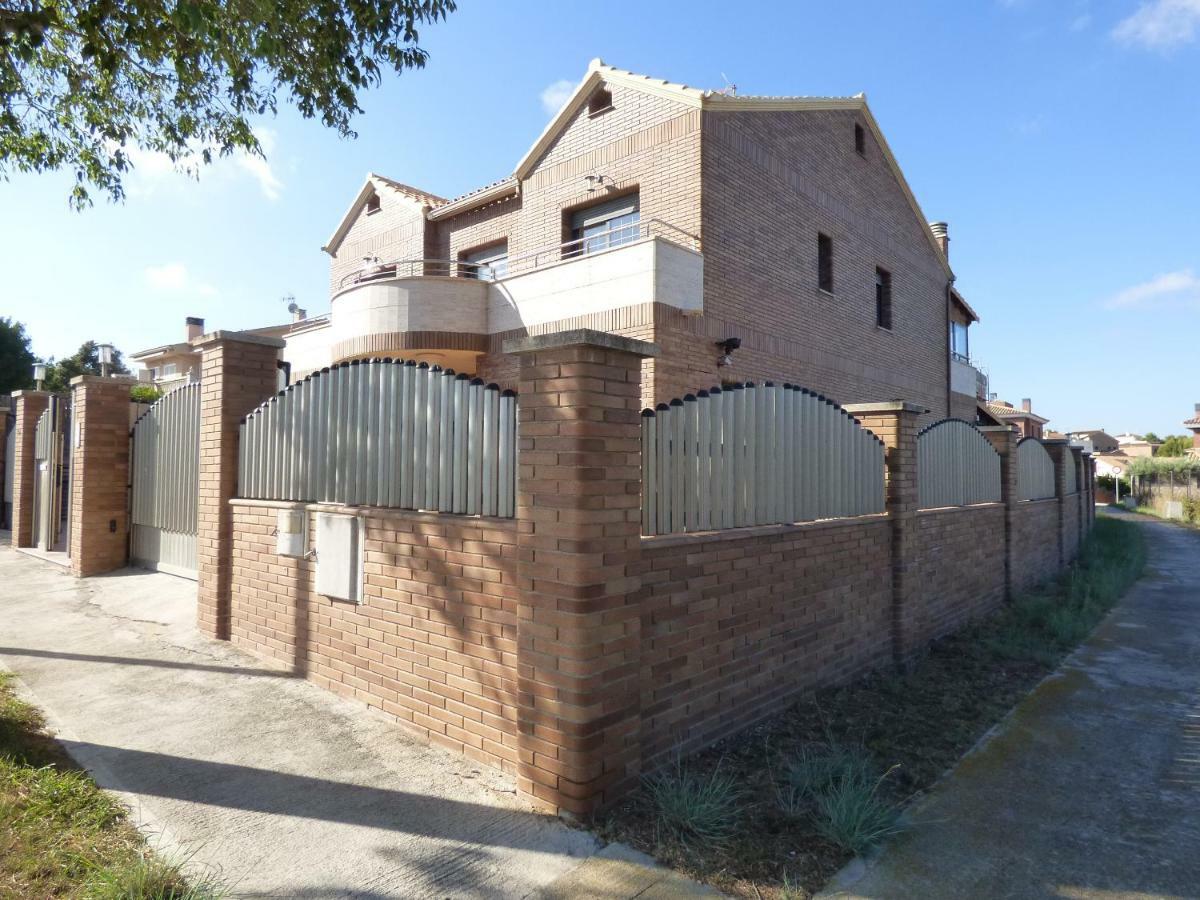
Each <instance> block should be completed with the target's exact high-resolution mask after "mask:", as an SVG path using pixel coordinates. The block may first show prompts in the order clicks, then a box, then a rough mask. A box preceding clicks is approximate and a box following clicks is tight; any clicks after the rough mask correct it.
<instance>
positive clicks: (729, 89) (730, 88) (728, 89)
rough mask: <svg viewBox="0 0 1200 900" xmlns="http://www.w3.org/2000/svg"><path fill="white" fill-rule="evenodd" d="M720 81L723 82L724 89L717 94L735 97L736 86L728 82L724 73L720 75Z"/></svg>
mask: <svg viewBox="0 0 1200 900" xmlns="http://www.w3.org/2000/svg"><path fill="white" fill-rule="evenodd" d="M721 80H722V81H724V82H725V87H723V88H721V89H720V90H719V91H717V93H718V94H721V95H723V96H725V97H736V96H737V85H736V84H734V83H733V82H732V81H730V80H729V78H728V77H727V76H726V75H725V73H724V72H722V73H721Z"/></svg>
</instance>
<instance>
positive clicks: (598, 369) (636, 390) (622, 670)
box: [504, 329, 658, 816]
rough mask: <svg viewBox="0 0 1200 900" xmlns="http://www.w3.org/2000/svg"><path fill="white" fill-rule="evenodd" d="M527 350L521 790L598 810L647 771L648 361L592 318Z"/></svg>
mask: <svg viewBox="0 0 1200 900" xmlns="http://www.w3.org/2000/svg"><path fill="white" fill-rule="evenodd" d="M504 350H505V352H506V353H514V354H518V355H519V356H520V360H521V369H520V413H519V415H520V432H519V434H520V456H519V458H518V462H519V464H520V476H519V481H518V493H517V550H518V562H517V576H518V584H519V585H520V589H521V598H520V600H519V603H518V607H517V611H518V615H517V664H518V686H517V692H518V700H517V723H518V731H519V741H520V744H519V746H520V753H521V760H520V766H519V769H518V776H519V777H518V788H519V790H520V791H521V793H522V794H523V795H524V796H525V797H526V799H528V800H530V801H532V802H534V803H536V804H537V805H538V806H541V807H543V808H546V809H548V810H551V811H554V812H556V813H559V814H567V815H580V816H582V815H587V814H588V813H590V812H592V811H593V810H595V809H598V808H599V807H600V806H602V805H604V804H605V803H607V802H609V801H611V800H612V799H613V798H614V797H615V796H617V794H619V792H620V790H621V789H622V787H624V786H626V785H628V784H629V783H630V782H631V781H632V780H633V779H636V778H637V776H638V773H639V770H640V765H641V759H640V748H639V741H640V737H639V728H640V717H641V706H640V704H641V700H640V672H639V656H640V651H641V644H640V632H641V617H640V613H641V603H640V597H639V594H640V587H641V576H640V574H639V573H638V565H637V564H638V562H639V561H640V559H641V503H640V491H641V476H642V472H641V425H640V420H641V416H640V412H639V410H640V402H639V398H640V394H641V372H642V366H641V363H642V360H643V358H649V357H653V356H655V355H656V354H657V353H658V348H657V347H656V346H655V345H654V344H648V343H646V342H644V341H637V340H632V339H630V338H623V337H618V336H616V335H612V334H607V333H604V332H598V331H591V330H588V329H584V330H579V331H569V332H561V333H558V334H550V335H545V336H542V337H535V338H522V339H519V340H513V341H509V342H507V343H506V344H505V347H504Z"/></svg>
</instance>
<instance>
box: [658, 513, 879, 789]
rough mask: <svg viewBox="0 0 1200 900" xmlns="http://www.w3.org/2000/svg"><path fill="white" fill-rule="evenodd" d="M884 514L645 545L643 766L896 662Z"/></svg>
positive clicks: (682, 537)
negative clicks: (808, 694)
mask: <svg viewBox="0 0 1200 900" xmlns="http://www.w3.org/2000/svg"><path fill="white" fill-rule="evenodd" d="M889 532H890V527H889V523H888V521H887V518H886V517H885V516H869V517H863V518H861V519H843V520H837V521H831V522H813V523H808V524H803V525H789V526H769V527H761V528H743V529H737V530H732V531H724V532H711V533H706V534H699V535H669V536H661V537H648V538H643V539H642V563H641V566H640V569H639V571H640V572H641V575H642V593H641V666H640V680H641V693H642V709H641V718H640V733H641V755H642V765H643V766H646V767H652V766H653V765H654V764H655V763H657V762H661V761H663V760H664V759H665V758H666V757H667V756H669V755H670V754H671V753H672V752H674V750H675V749H676V748H677V747H678V748H680V749H682V750H683V751H684V752H688V751H691V750H695V749H698V748H699V747H701V746H704V745H705V744H708V743H710V742H712V741H714V740H716V739H718V738H720V737H723V736H725V735H728V734H731V733H733V732H735V731H738V730H739V729H741V728H743V727H745V726H747V725H749V724H751V723H753V722H755V721H757V720H759V719H761V718H763V717H764V716H767V715H770V714H771V713H772V712H775V711H777V710H779V709H782V708H784V707H786V706H787V704H788V703H790V702H792V701H793V700H795V699H796V698H797V696H798V695H800V694H802V693H803V692H805V691H808V690H811V689H813V688H816V687H821V686H824V685H829V684H837V683H842V682H846V681H849V680H850V679H852V678H854V677H855V676H856V675H859V674H861V673H863V672H866V671H868V670H870V669H876V668H880V667H883V666H886V665H888V664H889V663H890V662H891V659H892V608H891V607H892V592H891V535H890V533H889Z"/></svg>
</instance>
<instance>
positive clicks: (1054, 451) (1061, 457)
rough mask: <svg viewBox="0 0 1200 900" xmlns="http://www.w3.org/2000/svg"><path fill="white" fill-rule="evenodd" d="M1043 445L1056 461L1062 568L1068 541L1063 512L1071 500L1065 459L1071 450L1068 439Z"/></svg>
mask: <svg viewBox="0 0 1200 900" xmlns="http://www.w3.org/2000/svg"><path fill="white" fill-rule="evenodd" d="M1042 446H1043V447H1045V448H1046V452H1047V453H1049V454H1050V460H1051V461H1052V462H1053V463H1054V496H1055V498H1056V499H1057V500H1058V528H1056V529H1055V531H1056V532H1057V534H1058V566H1059V568H1060V569H1061V568H1062V567H1063V566H1065V565H1066V564H1067V542H1066V540H1065V536H1064V535H1063V531H1064V530H1065V529H1066V518H1067V517H1066V516H1065V515H1064V514H1063V511H1064V509H1065V505H1066V504H1067V503H1068V502H1069V501H1068V498H1067V467H1066V465H1065V460H1066V457H1067V454H1068V453H1069V452H1070V450H1069V449H1068V448H1067V442H1066V441H1049V440H1044V441H1042Z"/></svg>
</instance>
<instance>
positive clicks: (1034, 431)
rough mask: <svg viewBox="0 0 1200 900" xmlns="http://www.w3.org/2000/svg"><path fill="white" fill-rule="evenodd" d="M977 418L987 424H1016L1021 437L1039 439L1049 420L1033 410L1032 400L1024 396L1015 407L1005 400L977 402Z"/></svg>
mask: <svg viewBox="0 0 1200 900" xmlns="http://www.w3.org/2000/svg"><path fill="white" fill-rule="evenodd" d="M979 420H980V421H981V422H983V423H984V424H987V425H1016V426H1017V432H1018V433H1019V434H1020V436H1021V437H1023V438H1027V437H1035V438H1037V439H1038V440H1041V439H1042V437H1044V435H1043V434H1042V432H1043V429H1044V428H1045V425H1046V423H1047V422H1049V421H1050V420H1049V419H1047V418H1045V417H1043V416H1039V415H1038V414H1037V413H1035V412H1034V411H1033V401H1032V400H1030V399H1029V398H1028V397H1026V398H1025V399H1024V400H1022V401H1021V408H1020V409H1017V408H1016V407H1015V406H1013V405H1012V404H1011V403H1009V402H1008V401H1007V400H988V401H987V402H986V403H980V404H979Z"/></svg>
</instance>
